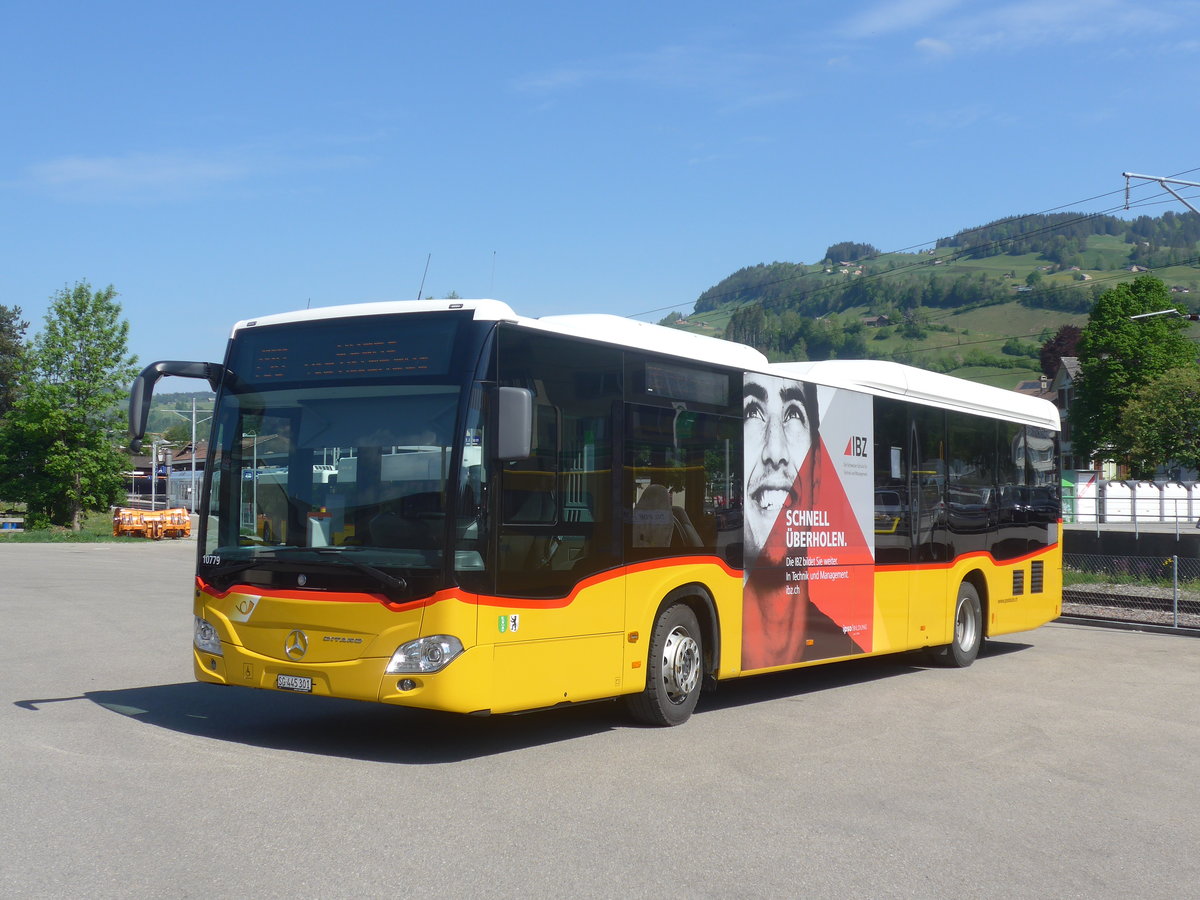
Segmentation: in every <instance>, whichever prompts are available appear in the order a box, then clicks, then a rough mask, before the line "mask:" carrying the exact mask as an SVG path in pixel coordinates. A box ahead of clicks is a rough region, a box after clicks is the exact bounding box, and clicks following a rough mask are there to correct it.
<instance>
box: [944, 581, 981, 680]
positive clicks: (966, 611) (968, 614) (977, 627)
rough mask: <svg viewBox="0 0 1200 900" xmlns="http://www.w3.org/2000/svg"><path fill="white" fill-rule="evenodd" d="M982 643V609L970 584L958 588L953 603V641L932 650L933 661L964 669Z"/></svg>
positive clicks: (977, 652) (973, 660) (977, 653)
mask: <svg viewBox="0 0 1200 900" xmlns="http://www.w3.org/2000/svg"><path fill="white" fill-rule="evenodd" d="M982 643H983V608H982V606H981V605H980V603H979V592H978V591H976V590H975V586H974V585H973V584H971V583H970V582H967V581H964V582H963V583H962V584H960V585H959V586H958V598H957V599H956V600H955V601H954V640H953V641H951V642H950V643H949V644H946V645H945V646H944V647H937V648H935V649H934V650H933V658H934V660H935V661H936V662H937V663H939V664H940V665H943V666H954V667H958V668H965V667H967V666H969V665H970V664H971V663H973V662H975V657H977V656H978V655H979V647H980V645H981V644H982Z"/></svg>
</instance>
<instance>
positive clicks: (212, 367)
mask: <svg viewBox="0 0 1200 900" xmlns="http://www.w3.org/2000/svg"><path fill="white" fill-rule="evenodd" d="M164 375H179V376H181V377H183V378H203V379H204V380H206V381H207V382H208V385H209V387H211V388H212V389H213V390H214V391H215V390H216V389H217V388H218V387H220V386H221V382H222V381H223V380H224V379H225V367H224V366H222V365H219V364H218V363H206V362H181V361H179V360H171V359H164V360H160V361H159V362H155V363H150V365H148V366H146V368H144V369H142V371H141V374H140V375H138V377H137V378H136V379H134V382H133V386H132V387H131V388H130V389H129V449H130V450H132V451H133V452H134V453H138V452H140V451H141V449H142V438H143V437H145V435H146V423H147V421H149V419H150V400H151V398H153V396H154V385H155V384H157V383H158V379H160V378H162V377H163V376H164Z"/></svg>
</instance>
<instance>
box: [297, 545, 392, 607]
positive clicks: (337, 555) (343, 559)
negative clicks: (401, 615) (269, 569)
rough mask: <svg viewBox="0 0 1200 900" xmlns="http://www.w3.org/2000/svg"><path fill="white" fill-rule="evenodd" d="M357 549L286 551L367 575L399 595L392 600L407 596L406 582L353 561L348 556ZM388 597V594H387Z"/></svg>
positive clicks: (368, 565) (311, 548) (321, 548)
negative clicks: (314, 556) (313, 556)
mask: <svg viewBox="0 0 1200 900" xmlns="http://www.w3.org/2000/svg"><path fill="white" fill-rule="evenodd" d="M355 549H357V548H350V547H289V548H288V550H289V551H291V552H293V553H296V554H301V553H315V554H317V555H318V556H325V557H331V558H333V559H336V560H337V565H344V566H348V567H350V568H352V569H355V570H356V571H359V572H362V573H363V574H364V575H369V576H370V577H371V578H373V579H375V581H377V582H379V583H380V584H382V585H383V586H384V587H385V588H390V589H391V590H392V591H395V592H396V593H398V594H399V596H398V597H393V598H392V599H395V600H400V599H403V598H404V597H406V596H408V581H407V579H405V578H402V577H400V576H398V575H389V574H388V573H387V572H385V571H383V569H378V568H376V567H375V566H372V565H370V564H369V563H365V562H363V561H362V560H359V559H354V557H353V556H351V555H350V553H352V552H353V551H354V550H355ZM389 596H390V592H389Z"/></svg>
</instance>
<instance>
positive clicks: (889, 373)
mask: <svg viewBox="0 0 1200 900" xmlns="http://www.w3.org/2000/svg"><path fill="white" fill-rule="evenodd" d="M459 309H466V310H471V311H472V313H473V317H474V318H476V319H480V320H485V321H497V322H512V323H514V324H516V325H520V326H521V327H523V328H531V329H537V330H539V331H546V332H550V333H553V334H563V335H569V336H571V337H577V338H582V339H585V340H591V341H600V342H602V343H606V344H616V345H618V346H622V347H633V348H636V349H639V350H646V351H649V352H652V353H663V354H667V355H669V356H677V357H680V358H683V359H691V360H696V361H703V362H707V363H712V364H714V365H720V366H729V367H730V368H734V369H743V370H746V371H752V372H764V373H767V374H771V375H779V376H782V377H785V378H795V379H798V380H801V381H811V382H815V383H816V384H824V385H828V386H830V387H840V388H847V389H850V390H856V391H862V392H864V393H867V394H874V395H875V396H879V397H896V398H898V399H904V400H908V401H910V402H913V403H920V404H924V405H927V406H937V407H944V408H947V409H957V410H961V411H963V412H969V413H974V414H976V415H982V416H988V417H991V418H995V419H1006V420H1010V421H1014V422H1021V423H1023V424H1026V425H1034V426H1036V427H1039V428H1048V429H1051V430H1053V431H1057V430H1058V429H1059V428H1060V423H1059V415H1058V408H1057V407H1055V406H1054V404H1053V403H1051V402H1050V401H1048V400H1042V399H1039V398H1036V397H1030V396H1028V395H1026V394H1018V393H1016V392H1015V391H1006V390H1004V389H1002V388H996V387H989V386H987V385H981V384H976V383H974V382H971V381H965V380H963V379H961V378H953V377H951V376H949V375H941V374H938V373H937V372H927V371H925V370H924V369H916V368H913V367H911V366H904V365H900V364H899V363H894V362H885V361H883V360H849V359H832V360H823V361H818V362H794V363H770V362H769V361H768V360H767V358H766V356H764V355H763V354H762V353H760V352H759V351H757V350H755V349H754V348H753V347H748V346H746V345H745V344H738V343H735V342H733V341H726V340H722V339H720V338H715V337H708V336H706V335H701V334H693V333H691V332H687V331H680V330H678V329H676V328H666V327H664V326H662V325H653V324H651V323H649V322H638V321H635V320H633V319H626V318H623V317H621V316H615V315H609V314H595V315H586V314H585V315H559V316H542V317H541V318H537V319H534V318H528V317H525V316H520V315H517V313H516V312H514V311H513V309H512V307H511V306H509V305H508V304H507V303H504V302H502V301H500V300H459V299H454V300H393V301H383V302H376V303H354V304H349V305H346V306H326V307H318V308H316V309H302V310H297V311H295V312H288V313H277V314H275V315H269V316H259V317H258V318H257V319H245V320H243V321H241V322H238V323H237V324H236V325H234V326H233V332H232V334H236V333H237V332H238V331H240V330H242V329H243V328H253V327H256V326H262V325H282V324H285V323H289V322H311V321H319V320H321V319H340V318H346V317H351V316H379V315H388V314H400V313H414V312H438V311H443V310H459ZM232 334H231V336H232Z"/></svg>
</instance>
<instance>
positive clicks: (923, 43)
mask: <svg viewBox="0 0 1200 900" xmlns="http://www.w3.org/2000/svg"><path fill="white" fill-rule="evenodd" d="M913 46H915V47H916V48H917V49H918V50H919V51H921V53H923V54H925V55H926V56H930V57H936V56H952V55H953V54H954V48H953V47H951V46H950V45H949V44H948V43H946V42H945V41H939V40H938V39H937V38H921V39H920V40H919V41H917V42H916V43H915V44H914V45H913Z"/></svg>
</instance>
